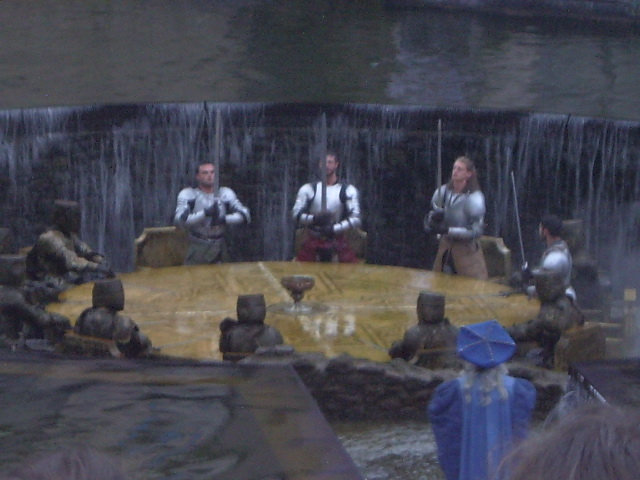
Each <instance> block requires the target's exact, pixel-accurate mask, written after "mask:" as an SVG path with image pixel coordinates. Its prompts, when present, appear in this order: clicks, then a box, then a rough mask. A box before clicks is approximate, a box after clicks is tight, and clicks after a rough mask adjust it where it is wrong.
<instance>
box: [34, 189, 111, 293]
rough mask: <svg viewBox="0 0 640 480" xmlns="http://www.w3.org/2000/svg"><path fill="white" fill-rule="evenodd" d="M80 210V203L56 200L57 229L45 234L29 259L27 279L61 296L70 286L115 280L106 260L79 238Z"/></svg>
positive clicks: (54, 212) (54, 218)
mask: <svg viewBox="0 0 640 480" xmlns="http://www.w3.org/2000/svg"><path fill="white" fill-rule="evenodd" d="M79 231H80V207H79V205H78V203H77V202H73V201H67V200H56V201H55V203H54V210H53V226H52V227H51V228H49V229H48V230H47V231H46V232H44V233H42V234H41V235H40V236H39V237H38V240H37V241H36V244H35V245H34V246H33V248H32V249H31V250H30V251H29V253H28V255H27V276H28V278H29V279H30V280H33V281H36V282H42V283H44V284H46V285H47V286H48V287H51V288H54V289H56V290H57V291H58V292H60V291H62V290H64V289H65V288H67V287H68V286H69V285H70V284H81V283H85V282H91V281H94V280H99V279H103V278H112V277H113V276H114V273H113V271H112V270H111V269H110V268H109V266H108V264H107V261H106V258H105V257H104V255H101V254H99V253H97V252H95V251H93V250H92V249H91V247H89V245H87V244H86V243H84V242H83V241H82V240H80V238H79V237H78V232H79Z"/></svg>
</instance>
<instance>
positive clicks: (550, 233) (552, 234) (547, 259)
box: [523, 214, 576, 302]
mask: <svg viewBox="0 0 640 480" xmlns="http://www.w3.org/2000/svg"><path fill="white" fill-rule="evenodd" d="M539 233H540V238H542V240H543V241H544V242H545V245H546V247H547V248H546V250H545V251H544V253H543V254H542V258H541V259H540V265H539V266H538V267H537V269H538V270H541V271H548V272H553V273H557V274H558V275H559V276H560V277H561V278H562V281H563V283H564V286H565V293H566V295H567V297H569V298H570V299H571V300H573V301H574V302H575V301H576V292H575V290H574V289H573V287H572V286H571V269H572V264H573V261H572V258H571V252H570V251H569V246H568V245H567V243H566V242H565V241H564V240H563V239H562V220H561V219H560V218H559V217H557V216H556V215H551V214H549V215H545V216H544V217H543V218H542V221H541V222H540V226H539ZM532 278H533V277H532V274H531V272H529V271H527V270H525V271H524V272H523V280H525V282H529V281H530V280H531V279H532ZM526 292H527V294H528V295H529V296H530V297H533V296H535V295H536V287H535V285H526Z"/></svg>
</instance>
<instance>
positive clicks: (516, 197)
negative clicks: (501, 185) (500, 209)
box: [511, 170, 527, 266]
mask: <svg viewBox="0 0 640 480" xmlns="http://www.w3.org/2000/svg"><path fill="white" fill-rule="evenodd" d="M511 188H512V190H513V207H514V209H515V212H516V226H517V227H518V241H519V242H520V255H521V256H522V265H523V266H525V265H526V264H527V260H526V258H525V257H524V244H523V243H522V229H521V228H520V210H519V208H518V192H517V191H516V180H515V177H514V176H513V170H511Z"/></svg>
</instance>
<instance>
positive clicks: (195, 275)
mask: <svg viewBox="0 0 640 480" xmlns="http://www.w3.org/2000/svg"><path fill="white" fill-rule="evenodd" d="M287 275H310V276H313V277H314V279H315V286H314V287H313V288H312V289H311V290H309V291H308V292H307V293H306V294H305V296H304V298H303V302H308V303H310V304H322V305H323V306H325V307H326V308H325V309H324V311H321V312H318V313H311V314H300V315H292V314H290V313H285V312H282V311H277V310H278V309H274V308H273V307H274V306H277V305H282V304H283V303H284V302H287V303H293V302H292V299H291V297H290V295H289V292H288V291H287V290H286V289H285V288H284V287H283V286H282V285H281V284H280V280H281V278H282V277H284V276H287ZM119 278H120V279H121V280H122V283H123V285H124V290H125V309H124V311H123V312H122V313H123V314H124V315H128V316H130V317H131V318H133V320H135V321H136V323H138V325H139V326H140V329H141V330H142V331H143V332H144V333H145V334H147V335H148V336H149V337H150V338H151V341H152V342H153V345H154V347H157V348H159V349H160V352H161V353H163V354H165V355H174V356H179V357H188V358H197V359H221V355H220V353H219V351H218V339H219V325H220V322H221V321H222V320H223V319H224V318H225V317H232V318H237V316H236V300H237V297H238V295H243V294H253V293H262V294H264V296H265V300H266V302H267V306H271V307H272V308H269V309H268V312H267V318H266V323H268V324H269V325H272V326H274V327H275V328H277V329H278V330H279V331H280V332H281V333H282V335H283V337H284V339H285V342H286V343H288V344H291V345H293V346H294V347H295V349H296V350H297V351H299V352H322V353H324V354H325V355H327V356H329V357H333V356H336V355H339V354H341V353H348V354H350V355H352V356H354V357H360V358H366V359H369V360H374V361H388V360H389V356H388V355H387V349H388V348H389V347H390V346H391V343H392V342H393V341H394V340H398V339H401V338H402V336H403V335H404V332H405V330H406V329H407V328H409V327H410V326H412V325H415V324H416V323H417V316H416V301H417V298H418V294H419V293H420V291H422V290H431V291H434V292H439V293H442V294H444V295H445V297H446V316H447V317H448V318H449V320H450V321H451V323H453V324H455V325H464V324H469V323H476V322H482V321H485V320H489V319H492V318H495V319H497V320H498V321H499V322H500V323H502V324H503V325H511V324H513V323H515V322H521V321H525V320H528V319H529V318H532V317H534V316H535V315H536V314H537V313H538V310H539V303H538V302H537V301H535V300H528V299H527V297H526V296H525V295H521V294H515V295H510V296H504V292H505V291H507V290H509V289H508V287H506V286H504V285H499V284H496V283H491V282H486V281H479V280H474V279H471V278H466V277H461V276H451V275H444V274H440V273H434V272H431V271H428V270H419V269H412V268H404V267H391V266H377V265H367V264H334V263H301V262H255V263H228V264H220V265H197V266H179V267H165V268H142V269H139V270H137V271H135V272H132V273H126V274H122V275H120V277H119ZM92 288H93V284H92V283H89V284H84V285H80V286H78V287H74V288H72V289H69V290H67V291H66V292H64V293H63V294H62V295H61V296H60V300H61V302H60V303H53V304H50V305H49V307H48V309H49V310H50V311H55V312H58V313H61V314H63V315H66V316H67V317H69V318H70V319H71V321H72V323H74V322H75V319H76V318H77V317H78V316H79V315H80V313H81V312H82V311H83V310H84V309H85V308H88V307H90V306H91V290H92Z"/></svg>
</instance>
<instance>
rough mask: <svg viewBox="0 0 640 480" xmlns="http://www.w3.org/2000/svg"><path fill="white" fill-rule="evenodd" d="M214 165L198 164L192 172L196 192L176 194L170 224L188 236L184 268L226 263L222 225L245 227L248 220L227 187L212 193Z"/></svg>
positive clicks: (182, 191) (242, 208) (186, 191)
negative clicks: (176, 197) (196, 168)
mask: <svg viewBox="0 0 640 480" xmlns="http://www.w3.org/2000/svg"><path fill="white" fill-rule="evenodd" d="M215 175H217V172H216V171H215V165H213V164H212V163H208V162H205V163H201V164H200V165H198V170H197V172H196V181H197V183H198V186H197V187H196V188H191V187H187V188H184V189H182V190H181V191H180V193H179V194H178V201H177V206H176V214H175V218H174V223H175V224H176V225H177V226H179V227H182V228H184V229H186V230H187V231H188V232H189V240H190V244H189V249H188V250H187V255H186V257H185V260H184V263H185V265H196V264H202V263H221V262H226V261H228V260H229V254H228V251H227V245H226V242H225V239H224V234H225V230H226V225H239V224H242V223H249V222H250V221H251V216H250V214H249V209H248V208H247V207H245V206H244V205H243V204H242V203H241V202H240V200H238V197H237V196H236V194H235V192H234V191H233V190H231V189H230V188H227V187H220V188H219V189H218V191H217V192H216V191H215V183H214V179H215Z"/></svg>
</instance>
